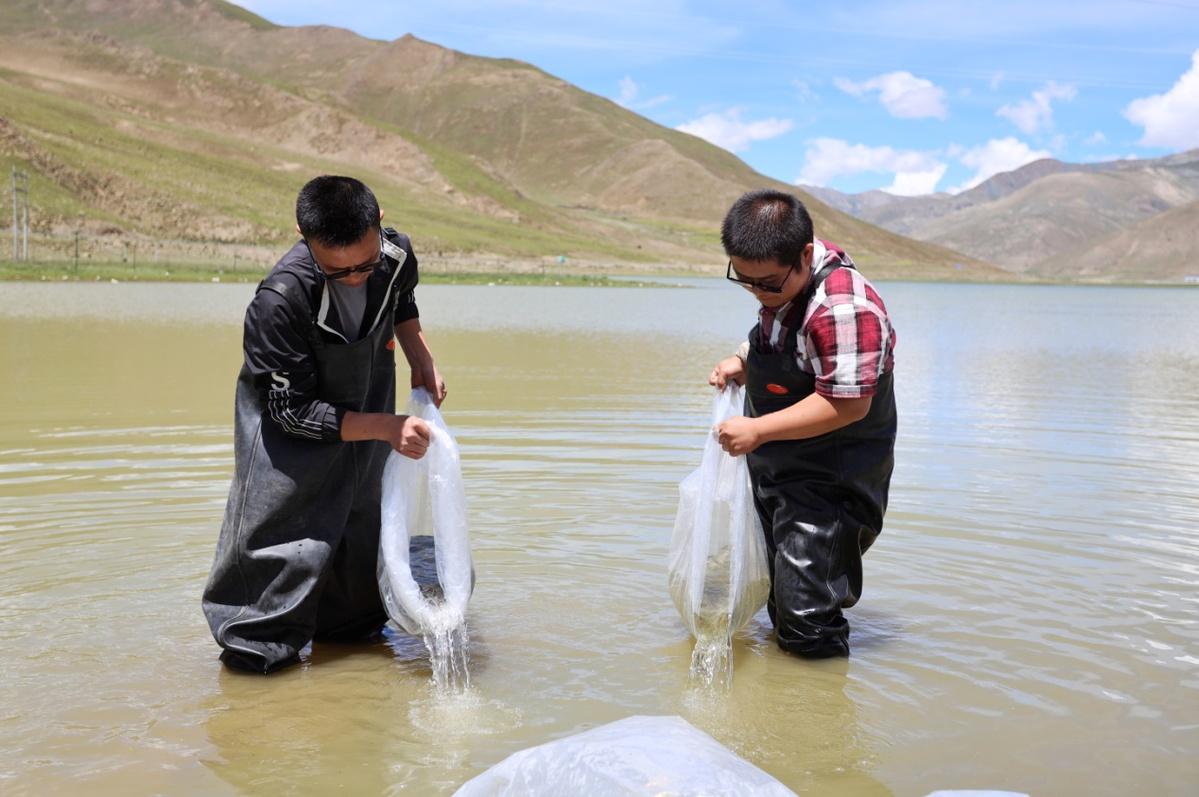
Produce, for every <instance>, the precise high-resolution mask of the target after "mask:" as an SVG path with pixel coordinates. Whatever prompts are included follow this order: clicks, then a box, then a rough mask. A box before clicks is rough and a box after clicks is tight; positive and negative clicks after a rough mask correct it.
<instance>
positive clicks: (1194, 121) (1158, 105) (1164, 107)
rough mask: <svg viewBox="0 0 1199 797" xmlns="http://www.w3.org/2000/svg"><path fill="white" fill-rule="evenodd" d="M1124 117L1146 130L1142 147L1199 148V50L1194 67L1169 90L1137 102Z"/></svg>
mask: <svg viewBox="0 0 1199 797" xmlns="http://www.w3.org/2000/svg"><path fill="white" fill-rule="evenodd" d="M1124 117H1125V118H1126V119H1128V121H1130V122H1132V123H1133V124H1136V125H1140V126H1141V127H1143V128H1145V134H1144V135H1143V136H1141V140H1140V142H1139V143H1140V144H1141V146H1145V147H1177V148H1179V149H1188V148H1190V147H1197V146H1199V50H1196V51H1195V53H1194V54H1193V55H1192V56H1191V68H1190V69H1188V70H1187V71H1186V72H1184V73H1183V75H1182V77H1180V78H1179V79H1178V82H1177V83H1175V84H1174V85H1173V87H1171V89H1170V90H1169V91H1167V92H1166V93H1165V94H1155V95H1153V96H1152V97H1142V98H1140V99H1139V100H1133V101H1132V102H1130V103H1129V104H1128V107H1127V108H1125V109H1124Z"/></svg>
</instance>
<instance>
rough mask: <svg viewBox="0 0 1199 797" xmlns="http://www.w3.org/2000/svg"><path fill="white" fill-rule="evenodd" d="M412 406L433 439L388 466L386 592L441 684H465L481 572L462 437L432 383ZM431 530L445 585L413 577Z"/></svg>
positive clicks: (382, 546)
mask: <svg viewBox="0 0 1199 797" xmlns="http://www.w3.org/2000/svg"><path fill="white" fill-rule="evenodd" d="M405 412H406V414H408V415H413V416H416V417H418V418H422V419H424V421H425V422H426V423H428V424H429V427H430V429H431V431H432V438H431V440H430V441H429V449H428V451H427V452H426V453H425V455H424V456H423V457H422V458H420V459H415V460H414V459H409V458H408V457H405V456H402V455H400V454H397V453H396V452H394V451H393V452H392V453H391V454H390V455H389V456H388V458H387V464H386V466H385V467H384V469H383V505H382V527H381V529H380V533H379V566H378V578H379V593H380V595H381V596H382V598H383V605H384V606H385V607H386V609H387V614H388V616H389V617H391V619H392V620H393V621H395V623H396V624H397V625H399V626H400V627H401V628H403V629H404V630H405V631H407V632H408V633H410V634H414V635H420V636H422V637H423V638H424V641H425V645H426V646H427V647H428V648H429V653H430V659H431V661H432V664H433V678H434V682H435V683H436V684H437V685H438V686H442V687H448V686H451V685H457V684H458V683H459V682H461V684H462V685H463V686H465V685H466V682H467V681H468V680H469V678H468V676H467V672H466V644H467V637H466V604H467V601H469V600H470V594H471V590H472V588H473V586H474V578H473V568H472V564H471V556H470V539H469V535H468V533H467V527H466V493H465V491H464V489H463V486H462V468H461V464H460V462H459V457H458V443H457V442H455V440H454V437H453V435H451V434H450V431H449V429H448V428H446V425H445V420H444V419H443V418H442V417H441V413H440V412H438V410H437V407H436V405H435V404H434V403H433V400H432V398H431V397H430V396H429V393H428V392H427V391H426V390H425V389H424V388H417V389H415V390H413V391H412V396H411V398H410V399H409V401H408V407H407V409H406V410H405ZM424 534H431V535H432V537H433V546H434V557H435V559H436V563H437V568H436V569H437V583H436V584H425V585H424V586H422V585H421V584H420V583H418V581H417V579H416V578H415V577H414V576H413V569H412V561H411V559H410V544H411V538H412V537H414V536H416V535H424Z"/></svg>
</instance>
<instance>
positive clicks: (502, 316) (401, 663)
mask: <svg viewBox="0 0 1199 797" xmlns="http://www.w3.org/2000/svg"><path fill="white" fill-rule="evenodd" d="M880 288H881V290H882V292H883V294H884V297H885V299H886V300H887V302H888V304H889V306H890V309H891V311H892V314H893V316H894V318H895V322H896V326H897V328H898V330H899V345H898V350H897V356H896V362H897V378H896V390H897V394H898V403H899V410H900V436H899V442H898V448H897V468H896V472H895V478H894V482H893V484H892V503H891V507H890V511H889V514H888V516H887V525H886V528H885V530H884V532H883V535H882V537H880V539H879V541H878V542H877V543H876V545H875V547H874V548H873V549H872V550H871V552H870V554H869V555H868V556H867V557H866V573H865V594H864V597H863V600H862V602H861V603H860V604H859V606H858V607H856V608H854V609H853V610H851V611H850V612H849V617H850V621H851V623H852V625H853V635H852V638H851V641H852V644H853V649H854V653H853V656H852V658H850V659H849V660H848V661H831V662H821V663H807V662H804V661H800V660H797V659H795V658H792V657H789V656H787V655H785V654H782V653H781V652H780V651H778V649H777V648H776V647H775V645H774V642H773V640H772V639H771V638H770V630H769V625H768V623H764V622H762V620H763V619H764V615H759V620H757V621H755V622H754V623H753V624H751V626H750V627H749V628H748V629H747V631H746V632H745V633H744V634H743V635H742V638H740V639H739V640H738V641H737V643H736V645H735V651H734V654H735V675H734V682H733V687H732V689H731V691H730V692H729V693H728V694H727V695H705V694H697V693H693V692H691V691H689V690H688V688H687V671H688V666H689V664H690V651H691V640H690V639H689V637H688V636H687V634H686V633H685V632H684V630H683V626H682V623H681V621H680V620H679V618H678V617H677V615H676V613H675V610H674V608H673V605H672V604H671V602H670V598H669V596H668V594H667V589H666V577H665V559H666V553H667V544H668V541H669V537H670V530H671V525H672V520H673V515H674V510H675V504H676V498H677V492H676V490H677V484H678V482H679V481H680V480H681V479H682V478H683V477H684V476H686V474H687V473H688V472H689V471H690V470H691V469H692V468H693V467H695V465H696V464H697V462H698V457H699V450H700V447H701V445H702V441H703V435H704V434H705V433H706V430H705V425H706V419H707V415H708V412H709V409H710V401H711V396H710V393H709V388H708V387H707V386H706V384H705V379H706V376H707V373H708V371H709V369H710V368H711V365H712V363H713V362H714V361H715V360H716V359H717V358H719V357H721V356H725V355H727V354H728V353H730V352H731V351H732V350H733V349H734V348H735V347H736V345H737V343H738V341H739V340H740V338H741V337H742V336H743V335H744V333H745V331H746V329H747V328H748V327H749V326H750V325H751V323H752V321H753V310H754V307H753V304H752V300H751V298H750V297H749V296H748V295H747V294H745V293H744V292H743V291H740V290H738V289H736V288H734V287H732V286H729V285H727V284H726V283H724V282H723V281H718V280H711V281H702V280H697V281H694V282H692V283H691V286H690V287H688V288H667V287H664V288H619V289H617V288H613V289H572V288H556V289H555V288H517V287H487V286H478V287H472V286H444V287H443V286H428V287H422V288H420V289H419V290H418V300H419V303H420V307H421V311H422V315H423V319H424V324H425V327H426V330H427V335H428V338H429V340H430V342H431V345H432V347H433V349H434V351H435V353H436V354H437V356H438V359H439V362H440V365H441V368H442V370H443V372H444V375H445V377H446V379H447V382H448V384H449V386H450V396H449V400H448V401H447V403H446V404H445V406H444V407H443V411H444V413H445V416H446V418H447V421H448V423H449V424H450V425H451V428H453V429H454V430H455V432H456V433H457V435H458V438H459V442H460V444H461V447H462V458H463V467H464V475H465V479H466V483H467V485H466V487H467V495H468V500H469V505H470V520H471V526H472V543H473V548H474V554H475V565H476V570H477V575H478V587H477V589H476V591H475V594H474V597H473V599H472V602H471V606H470V611H469V623H470V628H471V643H472V650H471V653H472V672H471V678H472V683H473V690H472V693H471V694H469V695H467V696H466V697H464V698H461V699H456V700H448V701H447V700H439V699H437V698H436V697H435V695H434V694H433V692H432V690H431V688H430V684H429V675H430V671H429V662H428V658H427V655H426V654H425V652H424V649H423V647H422V646H421V645H420V643H419V642H416V641H413V640H410V639H407V638H404V637H402V636H396V637H395V638H394V639H393V640H392V641H391V642H390V643H389V644H383V643H380V644H376V645H369V646H343V647H338V646H329V645H316V646H314V647H313V649H312V651H311V654H310V655H309V657H308V659H307V663H306V664H305V665H304V666H302V667H299V668H293V669H292V670H289V671H285V672H283V673H280V674H279V675H277V676H273V677H270V678H259V677H247V676H239V675H237V674H231V673H228V672H225V671H224V670H223V669H222V668H221V667H220V666H219V665H218V662H217V658H216V656H217V652H218V650H217V648H216V646H215V644H214V643H213V642H212V639H211V637H210V636H209V633H208V629H207V626H206V624H205V622H204V619H203V616H202V615H201V612H200V606H199V596H200V591H201V589H202V586H203V583H204V579H205V576H206V574H207V571H208V568H209V565H210V564H211V560H212V555H213V549H214V544H215V540H216V536H217V531H218V528H219V525H220V520H221V513H222V508H223V506H224V501H225V497H226V490H227V488H228V480H229V476H230V473H231V467H232V443H231V416H232V398H233V383H234V379H235V376H236V373H237V369H238V367H239V364H240V357H241V354H240V321H241V315H242V312H243V310H244V307H245V304H246V302H247V301H248V298H249V295H250V291H251V289H252V286H249V285H145V284H139V285H109V284H62V285H44V284H0V366H2V373H3V377H4V379H3V387H2V388H0V396H2V398H3V402H2V403H0V620H2V622H0V673H2V675H3V678H2V679H0V792H3V793H5V794H47V793H83V792H86V793H88V794H90V795H109V794H114V795H115V794H131V793H139V794H144V793H169V794H173V795H188V794H198V795H211V794H239V793H258V794H274V793H313V794H319V793H329V792H332V791H334V790H342V791H345V792H346V793H354V794H398V793H411V794H420V795H424V794H436V793H445V792H449V791H452V790H453V789H454V788H455V787H456V786H457V785H459V784H460V783H462V782H463V781H465V780H466V779H468V778H470V777H471V776H473V775H475V774H477V773H479V772H481V771H482V770H484V769H486V768H487V767H489V766H491V765H493V764H495V763H496V762H498V761H500V760H501V759H503V758H504V757H505V756H507V755H509V754H510V753H513V752H515V751H517V750H520V749H523V748H525V747H529V746H532V745H536V744H540V743H543V742H546V741H550V740H552V739H555V738H560V737H562V736H566V735H568V734H572V733H576V732H579V731H582V730H585V729H587V728H590V727H594V726H595V725H597V724H600V723H605V722H609V721H612V720H616V719H621V718H623V717H627V716H629V715H633V714H679V715H681V716H683V717H685V718H686V719H688V720H689V721H691V722H692V723H694V724H695V725H697V726H698V727H700V728H702V729H703V730H705V731H707V732H708V733H710V734H712V735H713V736H715V737H716V738H717V739H719V740H720V741H721V742H723V743H724V744H725V745H727V746H728V747H730V748H731V749H732V750H734V751H735V752H736V753H738V754H739V755H741V756H743V757H745V758H746V759H748V760H749V761H751V762H753V763H754V764H756V765H757V766H759V767H761V768H763V769H765V770H766V771H768V772H770V773H771V774H772V775H774V776H775V777H777V778H779V779H780V780H782V781H783V782H784V783H786V784H787V785H788V786H790V787H791V788H793V789H795V790H796V791H799V792H803V793H812V794H822V795H824V794H832V795H841V794H846V795H849V794H854V795H856V794H896V795H923V794H926V793H928V792H930V791H933V790H935V789H938V788H1002V789H1010V790H1016V791H1026V792H1029V793H1032V794H1038V795H1072V794H1079V795H1082V794H1134V793H1139V794H1193V793H1195V792H1196V789H1197V788H1199V589H1197V587H1199V400H1197V398H1196V396H1197V395H1199V291H1196V290H1188V289H1157V288H1118V287H1057V286H971V285H922V284H903V283H890V284H882V285H881V286H880Z"/></svg>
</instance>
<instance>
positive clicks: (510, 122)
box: [0, 0, 1002, 278]
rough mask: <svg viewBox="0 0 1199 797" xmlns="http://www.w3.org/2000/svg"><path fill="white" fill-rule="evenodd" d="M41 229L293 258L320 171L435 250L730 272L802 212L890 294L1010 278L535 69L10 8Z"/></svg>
mask: <svg viewBox="0 0 1199 797" xmlns="http://www.w3.org/2000/svg"><path fill="white" fill-rule="evenodd" d="M10 164H15V165H20V166H22V167H27V168H28V169H29V170H30V171H31V172H32V182H33V186H32V188H33V191H32V194H33V197H34V207H35V211H36V213H35V215H36V218H37V224H38V226H39V229H41V230H42V231H43V232H51V231H58V232H64V231H67V230H70V229H74V228H75V227H76V226H78V225H79V224H80V223H81V222H80V217H81V216H82V217H83V218H84V221H83V222H82V223H83V224H84V225H85V226H86V227H87V228H88V229H92V230H99V229H111V230H123V231H131V232H134V233H137V234H139V235H142V236H147V237H157V238H201V239H214V240H225V241H265V242H271V243H279V242H282V241H284V240H286V239H287V238H289V237H290V235H291V233H290V232H289V230H290V228H291V225H292V221H291V219H292V213H291V203H292V201H293V200H294V196H295V192H296V190H297V189H298V188H299V186H300V185H301V184H302V183H303V181H304V180H305V179H306V178H307V177H309V176H311V175H312V174H317V173H321V172H342V173H349V174H354V175H356V176H360V177H362V178H363V179H366V180H367V181H368V182H369V183H370V184H371V185H372V187H373V188H375V189H376V192H377V193H378V194H379V196H380V200H381V203H382V204H383V205H384V207H385V209H386V210H387V211H388V214H389V215H388V218H389V220H392V221H394V222H395V223H397V224H398V225H399V226H401V227H403V228H405V229H406V230H407V231H409V232H410V233H411V234H412V235H413V237H414V239H415V241H416V242H417V246H418V251H419V248H420V247H421V246H422V245H423V247H424V248H425V249H433V250H434V251H443V252H450V253H455V252H456V253H467V254H474V255H483V254H488V255H495V256H496V257H499V258H507V259H509V260H518V259H522V260H528V259H530V258H538V257H544V256H546V255H558V254H570V255H571V256H572V257H574V258H579V259H583V260H591V261H595V262H609V263H611V262H621V263H637V262H642V263H647V262H653V263H668V264H677V265H687V266H695V267H701V266H702V267H708V266H712V267H714V266H715V264H717V263H719V262H721V261H722V258H721V256H720V246H719V238H718V227H719V223H720V220H721V218H722V217H723V214H724V211H725V210H726V209H727V207H728V205H729V204H730V203H731V202H732V201H733V200H734V199H735V198H736V197H737V196H739V195H740V194H741V193H742V192H744V191H746V190H749V189H750V188H755V187H761V186H774V187H779V188H783V189H787V190H792V191H795V192H796V193H799V194H800V195H801V196H802V198H803V199H804V200H805V202H807V203H808V204H809V207H810V210H811V211H812V215H813V217H814V219H815V222H816V228H817V233H818V234H819V235H821V236H822V237H825V238H829V239H831V240H834V241H836V242H838V243H840V244H842V245H843V246H845V248H846V249H848V250H849V251H850V252H851V253H852V254H853V255H854V257H855V259H856V260H857V261H858V262H859V263H860V264H861V265H863V266H864V267H865V268H866V270H867V271H868V272H869V273H871V274H872V275H876V276H884V277H886V276H891V277H900V276H909V277H921V278H936V277H943V276H952V277H955V278H957V277H972V276H973V277H978V278H993V277H997V276H1002V272H1000V271H999V270H997V269H995V268H993V267H991V266H988V265H987V264H985V263H983V262H981V261H979V260H977V259H975V258H970V257H967V256H964V255H962V254H960V253H957V252H953V251H950V250H947V249H945V248H944V247H941V246H937V245H929V244H925V243H920V242H916V241H912V240H910V239H907V238H905V237H903V236H901V235H897V234H895V233H892V232H889V231H887V230H883V229H881V228H879V227H877V226H874V225H871V224H868V223H864V222H862V221H861V220H858V219H855V218H853V217H852V216H850V215H848V214H845V213H842V212H840V211H837V210H835V209H833V208H830V207H828V206H827V205H825V204H824V203H822V202H820V201H819V200H818V199H815V198H813V197H809V196H806V195H803V193H802V192H801V191H796V189H795V187H794V186H788V185H786V184H783V183H779V182H777V181H774V180H771V179H770V178H767V177H764V176H763V175H760V174H757V173H756V172H754V171H753V170H752V169H750V168H749V167H748V166H747V165H746V164H745V163H743V162H742V161H740V160H739V159H738V158H736V157H735V156H733V155H732V154H730V153H728V152H726V151H724V150H722V149H720V148H717V147H715V146H712V145H711V144H708V143H707V142H705V141H703V140H701V139H698V138H696V137H694V136H690V135H687V134H685V133H680V132H678V131H675V130H671V129H669V128H665V127H662V126H660V125H657V124H655V123H653V122H651V121H649V120H648V119H645V118H643V117H641V116H638V115H637V114H635V113H632V112H630V111H628V110H626V109H624V108H622V107H620V106H619V105H617V104H615V103H613V102H611V101H609V100H607V99H605V98H602V97H598V96H596V95H593V94H589V93H587V92H585V91H583V90H581V89H579V88H577V87H575V86H572V85H571V84H569V83H566V82H565V81H562V80H560V79H558V78H556V77H554V76H552V75H549V74H547V73H545V72H543V71H541V70H539V69H537V68H536V67H534V66H531V65H529V64H526V63H522V62H519V61H515V60H508V59H491V58H481V57H476V56H471V55H466V54H464V53H460V52H456V51H453V50H449V49H446V48H443V47H439V46H437V45H435V44H432V43H429V42H425V41H421V40H419V39H416V38H414V37H412V36H405V37H403V38H401V39H397V40H395V41H390V42H386V41H379V40H375V39H369V38H364V37H361V36H358V35H357V34H354V33H352V32H350V31H346V30H341V29H338V28H331V27H324V26H314V27H282V26H276V25H273V24H271V23H269V22H267V21H266V20H263V19H261V18H260V17H257V16H255V15H253V14H251V13H249V12H247V11H245V10H243V9H241V8H239V7H237V6H233V5H231V4H228V3H224V2H217V1H215V0H89V2H87V3H78V2H67V1H66V0H45V2H27V1H26V0H16V1H15V2H14V1H13V0H8V2H6V3H5V4H4V5H3V6H0V168H4V169H6V170H7V168H8V166H9V165H10Z"/></svg>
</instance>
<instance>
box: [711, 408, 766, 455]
mask: <svg viewBox="0 0 1199 797" xmlns="http://www.w3.org/2000/svg"><path fill="white" fill-rule="evenodd" d="M756 421H757V419H755V418H746V417H745V416H744V415H739V416H737V417H736V418H729V419H728V420H727V421H725V422H724V423H722V424H720V426H717V427H716V440H717V442H719V443H720V447H721V448H723V449H724V450H725V451H727V452H728V453H730V454H732V455H733V456H734V457H739V456H741V455H742V454H748V453H749V452H751V451H753V450H754V449H755V448H757V447H758V446H760V445H762V434H761V432H759V431H758V424H757V423H756Z"/></svg>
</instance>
